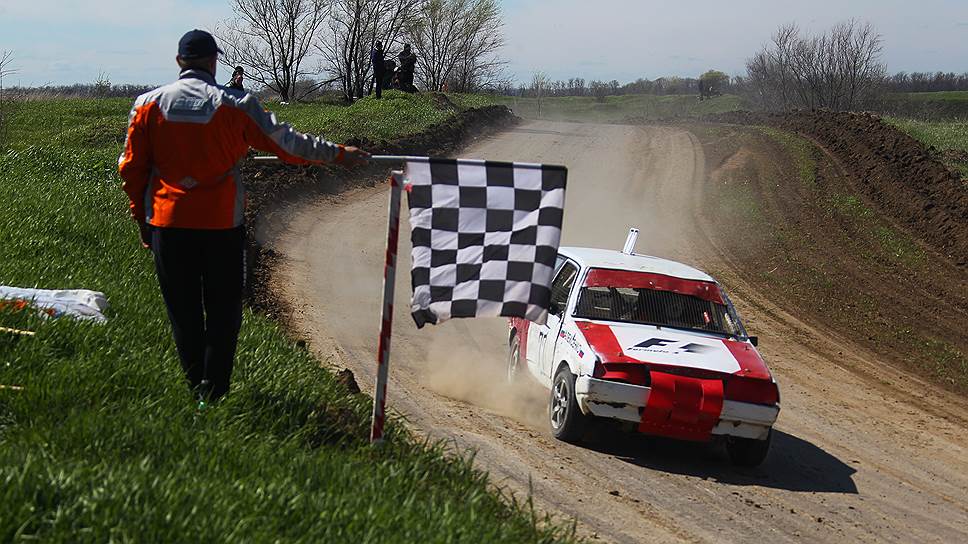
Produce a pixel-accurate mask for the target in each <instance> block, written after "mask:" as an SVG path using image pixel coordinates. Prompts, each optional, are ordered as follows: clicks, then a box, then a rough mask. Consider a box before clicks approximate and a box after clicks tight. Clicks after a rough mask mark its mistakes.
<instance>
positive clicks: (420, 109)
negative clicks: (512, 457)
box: [267, 90, 457, 142]
mask: <svg viewBox="0 0 968 544" xmlns="http://www.w3.org/2000/svg"><path fill="white" fill-rule="evenodd" d="M267 106H268V107H269V109H271V110H272V111H274V112H275V113H276V116H277V117H278V118H279V119H281V120H283V121H287V122H289V123H292V124H293V126H295V127H297V128H299V130H302V131H305V132H309V133H311V134H319V135H321V136H323V137H325V138H326V139H327V140H331V141H335V142H344V141H346V140H349V139H350V138H361V137H365V138H367V139H369V140H371V141H378V140H390V139H393V138H399V137H401V136H409V135H411V134H416V133H419V132H422V131H424V130H426V129H427V128H428V127H430V126H431V125H434V124H437V123H441V122H443V121H446V120H447V119H450V118H451V117H453V116H454V115H455V114H456V113H457V110H455V109H447V108H441V107H440V106H439V105H438V103H437V102H436V101H435V100H434V98H433V97H432V95H428V94H408V93H405V92H402V91H396V90H391V91H387V92H385V93H384V94H383V98H382V99H381V100H377V99H376V98H373V97H366V98H363V99H361V100H357V101H356V102H354V103H353V104H352V105H349V106H343V105H335V104H318V103H312V102H311V103H306V104H298V103H294V104H289V105H286V106H282V105H279V104H267Z"/></svg>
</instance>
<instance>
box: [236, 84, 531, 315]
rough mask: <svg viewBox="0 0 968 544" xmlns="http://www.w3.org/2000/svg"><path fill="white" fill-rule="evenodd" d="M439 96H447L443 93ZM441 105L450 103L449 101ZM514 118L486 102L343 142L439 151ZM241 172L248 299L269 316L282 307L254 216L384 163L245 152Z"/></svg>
mask: <svg viewBox="0 0 968 544" xmlns="http://www.w3.org/2000/svg"><path fill="white" fill-rule="evenodd" d="M443 100H445V101H446V98H443ZM441 107H442V108H446V109H451V108H454V106H453V104H451V103H450V102H449V101H446V103H445V104H442V105H441ZM518 121H519V119H518V118H517V117H515V116H514V115H513V114H512V113H511V110H509V109H508V108H507V107H506V106H485V107H482V108H474V109H470V110H465V111H462V112H459V113H457V114H456V115H455V116H454V117H452V118H451V119H448V120H447V121H444V122H443V123H439V124H437V125H434V126H431V127H430V128H428V129H427V130H425V131H422V132H419V133H416V134H412V135H410V136H405V137H403V138H399V139H396V140H392V141H371V140H367V139H353V140H350V141H347V142H345V143H346V144H347V145H355V146H358V147H361V148H363V149H365V150H366V151H368V152H370V153H372V154H374V155H384V154H407V155H429V156H433V155H443V154H446V153H449V152H451V151H454V150H455V149H457V148H459V147H460V146H462V145H465V144H466V143H468V142H471V141H474V140H475V139H477V138H480V137H483V136H486V135H489V134H491V133H493V132H495V131H497V130H501V129H503V128H506V127H508V126H510V125H513V124H515V123H517V122H518ZM243 175H244V180H245V188H246V196H247V199H248V206H247V208H246V224H247V225H248V231H249V249H248V260H247V262H248V274H249V275H248V277H249V278H250V279H249V281H248V285H249V296H248V299H249V304H250V305H251V306H253V307H255V308H256V309H258V310H260V311H262V312H264V313H267V314H269V315H270V316H273V315H276V316H278V315H279V314H280V313H282V310H283V309H284V308H283V306H282V305H281V304H282V303H281V301H279V300H278V298H277V297H275V296H274V295H273V294H272V293H271V292H270V290H269V288H268V285H269V282H268V276H269V272H270V269H271V268H272V266H273V262H274V261H275V260H276V255H275V254H274V253H273V251H272V250H270V249H266V248H264V247H262V245H261V244H260V243H259V241H258V239H257V237H256V236H255V232H254V229H255V227H256V223H257V222H260V221H262V222H265V221H274V220H276V219H282V218H276V217H272V213H271V212H269V208H270V206H269V204H271V203H273V202H276V201H278V200H280V199H287V198H290V197H293V196H294V195H297V194H299V195H306V194H307V193H310V194H316V195H325V194H336V193H340V192H343V191H345V190H348V189H350V188H352V187H355V186H361V185H366V184H369V185H374V184H376V183H378V182H380V181H382V180H383V179H385V178H386V175H387V168H386V165H385V164H384V165H373V166H369V167H366V168H363V169H357V170H352V171H350V170H347V169H345V168H342V167H339V166H293V165H288V164H284V163H271V162H255V161H253V160H251V158H250V159H249V160H247V161H246V163H245V164H244V165H243Z"/></svg>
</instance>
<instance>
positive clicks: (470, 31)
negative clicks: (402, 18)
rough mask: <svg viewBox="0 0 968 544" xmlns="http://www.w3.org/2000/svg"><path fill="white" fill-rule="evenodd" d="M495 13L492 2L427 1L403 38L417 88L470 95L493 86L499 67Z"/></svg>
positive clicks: (497, 15) (499, 42)
mask: <svg viewBox="0 0 968 544" xmlns="http://www.w3.org/2000/svg"><path fill="white" fill-rule="evenodd" d="M503 26H504V23H503V21H502V19H501V9H500V6H499V5H498V3H497V1H496V0H427V1H425V2H423V4H422V7H421V9H420V12H419V16H418V17H417V18H416V19H415V20H414V22H413V24H412V25H411V26H410V28H409V29H408V32H407V35H408V36H409V38H410V40H411V41H412V42H413V45H414V47H415V48H416V49H417V53H418V55H419V61H418V70H419V75H420V78H421V82H422V83H423V85H424V86H425V87H426V88H427V89H429V90H433V91H441V90H443V89H444V86H445V85H447V84H449V83H451V84H453V88H452V89H451V90H455V91H471V90H476V89H478V88H480V87H482V86H484V85H486V84H488V83H489V82H490V81H491V80H499V74H500V70H501V68H502V67H503V65H504V61H503V60H502V59H500V58H499V57H498V52H499V51H500V49H501V48H502V47H503V46H504V37H503V34H502V28H503Z"/></svg>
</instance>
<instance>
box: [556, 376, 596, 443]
mask: <svg viewBox="0 0 968 544" xmlns="http://www.w3.org/2000/svg"><path fill="white" fill-rule="evenodd" d="M548 414H549V416H550V417H549V420H550V423H551V434H552V435H554V437H555V438H557V439H558V440H562V441H565V442H577V441H579V440H581V438H582V435H583V434H584V432H585V425H586V424H587V421H588V416H586V415H585V414H583V413H581V408H579V407H578V399H577V398H576V397H575V375H574V374H572V373H571V371H570V370H568V367H567V366H562V367H561V369H560V370H559V371H558V373H557V374H555V379H554V381H553V382H552V384H551V399H550V404H549V407H548Z"/></svg>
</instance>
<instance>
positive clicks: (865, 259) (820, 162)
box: [693, 125, 968, 391]
mask: <svg viewBox="0 0 968 544" xmlns="http://www.w3.org/2000/svg"><path fill="white" fill-rule="evenodd" d="M693 131H694V132H695V133H696V135H697V136H699V137H700V139H701V140H702V141H703V142H704V143H705V144H706V145H707V159H709V160H710V166H711V167H712V168H713V169H714V171H715V172H714V174H713V175H714V176H718V177H717V180H716V183H713V184H711V185H710V189H711V190H710V191H709V192H708V194H707V195H706V197H707V199H706V202H707V206H709V210H710V212H709V217H715V218H716V219H715V221H716V222H717V223H716V224H717V226H719V227H720V229H721V230H719V231H717V232H716V233H715V234H716V235H717V236H718V238H719V243H721V244H722V245H723V246H724V247H725V248H727V250H728V251H729V252H731V253H733V254H734V255H735V256H736V259H735V262H737V263H739V266H741V267H742V269H743V273H744V274H745V275H746V277H747V280H748V281H749V283H750V284H755V285H757V286H758V288H759V289H763V290H764V291H766V292H767V293H769V294H770V296H771V298H773V299H774V300H776V301H778V302H781V303H785V304H787V305H788V306H789V307H791V308H796V309H797V312H798V315H801V316H809V317H811V318H813V319H814V320H816V321H817V322H818V323H821V324H823V325H824V326H826V327H830V328H831V329H832V330H835V331H838V332H839V333H840V334H842V335H844V336H847V337H850V338H852V339H854V340H855V341H857V342H858V343H860V344H861V345H866V346H868V347H870V348H871V349H873V350H874V351H876V352H878V353H881V354H883V355H884V356H886V357H890V358H893V359H897V358H898V357H900V358H901V359H903V360H901V361H899V362H901V363H903V364H906V365H908V366H909V367H910V368H912V369H914V370H916V371H918V372H919V373H921V374H922V375H924V376H926V377H929V378H931V379H933V380H934V381H936V382H938V383H941V384H943V385H945V386H946V387H949V388H951V389H953V390H955V391H968V354H966V353H964V352H962V351H960V350H959V349H958V348H957V347H956V346H955V345H954V344H952V343H951V340H952V338H950V337H948V336H945V334H940V333H939V331H941V330H947V329H945V327H946V326H947V325H946V324H944V323H942V324H940V325H939V324H937V323H932V321H937V320H939V319H946V317H944V318H942V317H939V316H938V315H933V312H932V310H931V309H930V308H927V307H918V303H917V302H916V301H915V302H912V301H911V298H910V297H908V296H906V293H908V292H912V293H913V292H917V289H918V286H919V278H932V279H936V280H937V281H942V280H941V278H944V277H945V272H944V271H945V270H947V268H946V267H945V266H944V265H943V263H939V262H937V261H935V260H933V258H932V257H930V256H929V255H927V254H926V253H925V252H924V250H923V249H921V246H920V245H918V243H917V242H916V241H915V240H913V239H912V238H911V237H910V235H908V234H907V233H905V232H902V231H900V230H898V229H897V228H895V227H893V226H892V225H891V224H890V223H889V222H888V221H886V220H885V219H884V218H883V217H881V216H880V214H878V213H877V212H876V211H875V210H873V209H871V208H870V207H869V206H868V205H867V204H866V203H865V201H864V200H863V199H862V198H860V197H859V196H857V195H856V194H854V193H853V192H852V190H851V188H850V187H849V186H847V185H846V184H845V182H844V180H843V179H842V178H841V177H840V176H839V174H838V173H837V172H836V171H835V170H834V169H832V167H831V166H830V165H829V164H828V163H826V160H825V158H824V155H823V153H822V152H821V151H820V150H819V149H817V148H816V147H815V146H814V145H813V144H812V143H811V142H809V141H808V140H806V139H804V138H802V137H800V136H797V135H795V134H792V133H789V132H786V131H781V130H776V129H772V128H765V127H757V128H745V127H743V128H741V127H732V126H714V125H707V126H702V127H695V128H693ZM771 148H772V149H773V151H769V150H770V149H771ZM751 149H752V150H761V151H762V153H761V154H760V155H751V154H749V151H748V150H751ZM744 150H745V151H744ZM730 157H736V158H738V157H750V158H747V159H733V160H728V159H729V158H730ZM720 164H725V165H729V166H727V167H721V168H719V169H716V165H720ZM928 281H933V280H928ZM937 296H943V294H938V295H937ZM922 302H923V303H925V304H926V303H927V301H926V300H923V301H922ZM945 310H946V311H948V310H950V309H945ZM949 313H950V312H949ZM944 315H945V316H947V314H944ZM953 334H958V333H953Z"/></svg>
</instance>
